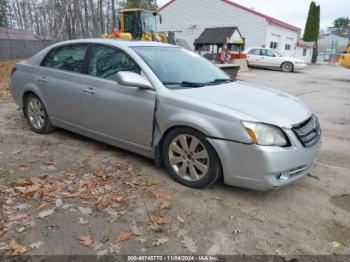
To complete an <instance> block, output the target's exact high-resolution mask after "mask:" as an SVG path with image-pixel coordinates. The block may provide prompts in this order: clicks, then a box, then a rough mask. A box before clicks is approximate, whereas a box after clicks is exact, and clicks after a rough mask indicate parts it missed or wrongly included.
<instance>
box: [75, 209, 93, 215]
mask: <svg viewBox="0 0 350 262" xmlns="http://www.w3.org/2000/svg"><path fill="white" fill-rule="evenodd" d="M78 209H79V211H80V212H81V213H82V214H83V215H91V214H92V210H91V208H90V207H78Z"/></svg>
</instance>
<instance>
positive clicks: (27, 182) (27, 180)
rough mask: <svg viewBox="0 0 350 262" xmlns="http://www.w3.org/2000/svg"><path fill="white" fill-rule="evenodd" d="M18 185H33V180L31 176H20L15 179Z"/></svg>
mask: <svg viewBox="0 0 350 262" xmlns="http://www.w3.org/2000/svg"><path fill="white" fill-rule="evenodd" d="M15 184H16V185H17V186H31V185H33V184H34V183H33V181H32V180H31V179H30V178H19V179H17V180H16V181H15Z"/></svg>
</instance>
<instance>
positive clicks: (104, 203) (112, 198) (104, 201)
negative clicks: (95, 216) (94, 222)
mask: <svg viewBox="0 0 350 262" xmlns="http://www.w3.org/2000/svg"><path fill="white" fill-rule="evenodd" d="M122 199H123V197H122V196H121V195H120V194H118V193H116V192H113V193H109V194H106V195H104V196H102V197H100V198H99V199H98V200H97V202H96V203H95V205H94V207H95V208H96V210H97V211H102V210H104V209H105V208H107V207H108V206H109V205H110V204H111V203H114V202H120V201H121V200H122Z"/></svg>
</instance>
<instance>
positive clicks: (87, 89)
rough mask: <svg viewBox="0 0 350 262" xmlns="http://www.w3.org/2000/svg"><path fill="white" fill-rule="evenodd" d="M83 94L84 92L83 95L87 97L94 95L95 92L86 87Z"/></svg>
mask: <svg viewBox="0 0 350 262" xmlns="http://www.w3.org/2000/svg"><path fill="white" fill-rule="evenodd" d="M83 92H84V93H85V94H88V95H94V94H96V91H95V90H94V89H93V88H92V87H88V88H86V89H84V90H83Z"/></svg>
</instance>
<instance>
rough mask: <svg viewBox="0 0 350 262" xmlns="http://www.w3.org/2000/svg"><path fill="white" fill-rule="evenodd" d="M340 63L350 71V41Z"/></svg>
mask: <svg viewBox="0 0 350 262" xmlns="http://www.w3.org/2000/svg"><path fill="white" fill-rule="evenodd" d="M339 63H340V65H341V66H343V67H345V68H348V69H350V39H349V44H348V47H347V48H346V50H345V51H344V53H343V54H342V55H341V56H340V59H339Z"/></svg>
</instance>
